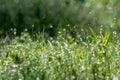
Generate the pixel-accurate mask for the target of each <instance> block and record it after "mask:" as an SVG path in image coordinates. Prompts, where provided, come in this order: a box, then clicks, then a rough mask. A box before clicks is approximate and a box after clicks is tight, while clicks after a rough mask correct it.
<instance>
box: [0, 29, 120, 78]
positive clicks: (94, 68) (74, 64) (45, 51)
mask: <svg viewBox="0 0 120 80" xmlns="http://www.w3.org/2000/svg"><path fill="white" fill-rule="evenodd" d="M90 32H91V33H90V34H89V35H88V36H86V40H82V39H80V40H79V41H76V40H74V39H73V38H72V37H71V36H67V37H66V38H63V37H57V38H56V39H52V40H49V39H48V40H45V39H44V36H40V35H37V39H36V40H32V39H31V37H30V36H29V35H28V34H27V33H24V35H22V36H21V37H20V38H19V37H15V38H14V39H13V40H12V41H11V42H8V43H7V42H6V41H5V39H3V40H1V41H0V45H1V46H0V80H119V79H120V38H119V36H120V35H119V34H118V35H117V34H114V32H113V33H110V32H106V33H105V34H103V33H100V34H98V35H96V34H95V33H94V31H93V30H92V29H90Z"/></svg>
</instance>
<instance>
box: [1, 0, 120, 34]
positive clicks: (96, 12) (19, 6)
mask: <svg viewBox="0 0 120 80" xmlns="http://www.w3.org/2000/svg"><path fill="white" fill-rule="evenodd" d="M119 4H120V1H117V0H114V1H112V2H111V1H110V0H108V1H103V0H101V1H92V0H62V1H61V0H51V1H50V0H34V1H33V0H9V1H8V0H0V36H6V35H8V34H10V33H11V29H13V30H14V29H16V32H17V34H16V35H19V36H20V35H21V32H23V31H24V30H25V29H27V30H28V31H29V33H30V34H32V32H33V30H34V32H42V31H44V32H45V33H47V35H49V36H57V35H58V32H59V31H62V30H63V29H67V31H68V30H69V32H70V34H72V35H73V36H75V35H74V34H75V33H74V32H76V33H77V34H80V33H81V32H80V29H82V28H84V29H86V30H87V29H88V27H94V29H96V30H99V29H98V28H100V26H101V25H102V26H104V28H109V27H110V26H112V27H114V28H115V29H117V28H119V21H120V18H119V11H120V9H119V8H118V7H119ZM59 24H61V25H62V27H60V26H59ZM68 24H69V25H70V26H69V27H67V25H68ZM76 24H77V25H78V26H77V27H76V28H74V25H76ZM51 26H52V27H51ZM108 26H109V27H108ZM33 27H34V28H33ZM78 29H79V30H78ZM96 32H97V31H96ZM77 34H76V35H77Z"/></svg>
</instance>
